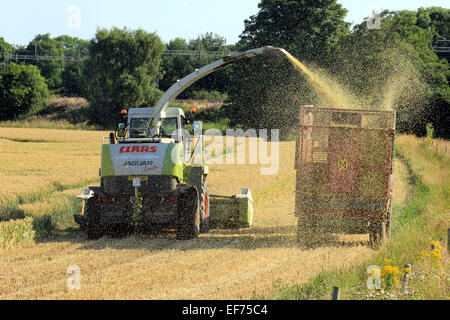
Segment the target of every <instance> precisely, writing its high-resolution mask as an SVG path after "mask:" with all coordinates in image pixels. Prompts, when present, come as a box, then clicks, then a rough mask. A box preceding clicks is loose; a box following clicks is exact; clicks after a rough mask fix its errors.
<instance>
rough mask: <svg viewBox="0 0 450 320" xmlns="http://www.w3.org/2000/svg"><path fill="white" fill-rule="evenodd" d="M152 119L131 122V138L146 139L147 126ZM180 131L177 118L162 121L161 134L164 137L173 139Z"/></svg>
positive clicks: (132, 120)
mask: <svg viewBox="0 0 450 320" xmlns="http://www.w3.org/2000/svg"><path fill="white" fill-rule="evenodd" d="M149 121H150V118H139V119H136V118H135V119H131V120H130V138H146V136H147V135H146V134H147V132H146V131H147V126H148V124H149ZM177 129H178V121H177V118H164V119H161V134H162V136H164V137H172V134H173V133H175V131H176V130H177Z"/></svg>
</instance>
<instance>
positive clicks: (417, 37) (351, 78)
mask: <svg viewBox="0 0 450 320" xmlns="http://www.w3.org/2000/svg"><path fill="white" fill-rule="evenodd" d="M419 11H421V9H419ZM422 11H423V10H422ZM420 19H422V20H423V18H420V14H418V12H414V11H405V10H404V11H392V12H390V11H385V12H383V14H382V21H381V29H380V30H376V29H375V30H369V29H368V28H367V24H366V23H361V24H359V25H357V26H355V28H354V30H353V32H352V33H351V34H349V35H347V36H344V37H342V38H341V39H340V41H339V45H338V49H337V50H335V55H334V57H333V61H332V63H330V64H329V65H328V69H329V71H330V73H332V74H334V75H335V76H337V77H338V78H339V80H340V81H341V82H342V83H343V84H344V85H345V87H346V88H349V89H350V91H351V92H352V93H353V94H354V96H357V97H359V98H360V101H359V102H360V104H361V105H362V106H365V107H368V108H371V107H392V108H395V109H397V110H398V123H397V124H398V129H399V130H401V131H402V132H409V133H415V134H425V127H426V123H428V122H431V123H433V125H434V126H435V128H436V134H438V135H441V136H446V135H448V129H446V127H447V125H446V123H448V121H450V118H449V108H448V105H449V101H450V100H449V96H450V91H449V85H448V78H449V67H448V62H447V61H446V60H443V59H439V58H438V57H437V56H436V54H435V53H434V52H433V50H431V48H430V39H431V37H432V34H433V32H434V31H433V30H432V28H429V27H428V26H427V25H426V26H425V27H426V28H424V27H422V26H420V25H421V24H422V23H421V22H419V20H420ZM430 23H431V22H430Z"/></svg>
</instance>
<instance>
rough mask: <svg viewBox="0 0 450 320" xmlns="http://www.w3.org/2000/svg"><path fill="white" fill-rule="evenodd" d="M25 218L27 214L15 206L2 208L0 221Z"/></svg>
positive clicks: (0, 209)
mask: <svg viewBox="0 0 450 320" xmlns="http://www.w3.org/2000/svg"><path fill="white" fill-rule="evenodd" d="M24 218H25V214H24V212H23V210H20V209H15V208H0V222H5V221H9V220H19V219H24Z"/></svg>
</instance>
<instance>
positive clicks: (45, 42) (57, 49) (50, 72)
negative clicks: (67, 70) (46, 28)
mask: <svg viewBox="0 0 450 320" xmlns="http://www.w3.org/2000/svg"><path fill="white" fill-rule="evenodd" d="M26 50H27V51H28V52H29V54H30V53H32V54H34V53H35V52H37V53H38V54H39V55H45V56H57V57H61V58H62V57H64V47H63V44H62V43H61V42H59V41H56V40H55V39H52V38H50V34H49V33H47V34H43V35H42V34H39V35H37V36H36V37H35V38H34V39H33V40H32V41H31V42H30V43H29V44H28V46H27V48H26ZM30 64H34V65H36V66H38V67H39V69H40V70H41V73H42V75H43V76H44V77H45V79H46V80H47V85H48V87H49V88H50V89H58V88H60V87H61V84H62V79H61V72H62V70H63V69H64V60H63V59H61V60H51V61H47V60H45V61H42V60H41V61H32V62H30Z"/></svg>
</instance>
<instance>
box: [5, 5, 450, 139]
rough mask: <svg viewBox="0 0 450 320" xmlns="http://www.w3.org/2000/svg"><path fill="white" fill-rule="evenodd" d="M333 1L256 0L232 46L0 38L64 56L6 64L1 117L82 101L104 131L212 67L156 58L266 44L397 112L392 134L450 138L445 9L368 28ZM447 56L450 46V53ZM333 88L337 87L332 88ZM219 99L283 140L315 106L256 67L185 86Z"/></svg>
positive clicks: (279, 73)
mask: <svg viewBox="0 0 450 320" xmlns="http://www.w3.org/2000/svg"><path fill="white" fill-rule="evenodd" d="M346 14H347V10H346V9H345V8H343V7H342V5H340V4H338V3H337V1H336V0H324V1H313V0H296V1H291V0H262V1H261V2H260V4H259V10H258V12H257V13H256V14H255V15H254V16H251V17H249V18H248V19H247V20H245V21H244V24H245V28H244V30H243V32H242V34H241V36H240V41H238V43H236V44H233V45H227V44H226V41H225V39H224V38H223V37H221V36H220V35H216V34H212V33H206V34H204V35H201V36H200V37H198V39H191V40H186V39H182V38H176V39H173V40H171V41H170V42H169V43H163V42H162V41H161V39H160V38H159V37H158V35H157V34H155V33H148V32H146V31H144V30H129V29H126V28H124V29H119V28H112V29H110V30H107V29H98V30H97V33H96V35H95V37H94V38H93V39H91V40H83V39H78V38H73V37H69V36H60V37H56V38H52V37H51V35H49V34H45V35H37V36H36V37H35V38H34V39H33V40H32V41H31V42H30V43H29V44H28V46H23V47H13V46H12V45H10V44H8V43H6V42H5V41H4V40H3V38H0V56H1V57H3V56H4V55H7V54H10V53H11V52H16V53H17V52H19V53H20V52H21V51H26V52H36V51H38V52H42V53H45V55H50V56H72V57H76V58H77V59H74V60H70V61H65V60H62V59H61V60H57V61H33V60H30V61H22V62H19V63H15V62H13V61H10V63H9V64H8V66H7V67H6V68H0V114H1V116H0V118H1V120H7V119H14V118H17V117H18V116H19V115H23V114H27V113H29V112H31V111H35V110H38V109H39V108H41V107H42V104H43V101H44V99H45V98H46V97H47V96H48V95H49V94H50V93H56V94H60V95H66V96H82V97H85V98H86V99H87V100H88V101H89V104H90V109H89V111H90V112H89V119H90V122H91V123H93V124H97V125H101V126H111V123H112V122H114V120H115V117H116V115H117V114H118V113H119V111H120V109H122V108H124V107H127V108H131V107H151V106H153V105H154V104H155V103H156V102H157V100H158V99H159V97H160V96H161V95H162V93H163V92H164V91H165V90H167V89H168V88H169V87H170V86H171V85H172V84H174V83H176V81H177V80H178V79H181V78H183V77H184V76H186V75H187V74H189V73H190V72H193V71H194V70H195V69H198V68H200V67H202V66H204V65H206V64H207V63H209V62H212V61H214V60H216V59H217V57H210V56H207V55H206V54H204V55H199V56H188V55H163V52H164V51H165V50H199V51H202V52H206V51H225V50H231V51H244V50H247V49H251V48H257V47H261V46H265V45H272V46H277V47H282V48H285V49H286V50H287V51H289V52H290V53H291V54H293V55H294V56H295V57H297V58H298V59H299V60H300V61H302V62H305V63H306V64H307V65H308V66H310V67H311V68H312V69H313V70H314V71H315V72H316V73H317V74H319V75H320V76H321V77H322V78H323V79H325V80H327V81H329V82H330V83H332V84H336V83H338V84H339V86H340V87H342V88H344V89H345V93H346V95H347V96H350V97H356V98H355V99H356V100H357V101H358V103H360V104H361V106H362V107H370V106H379V107H393V108H395V109H396V110H398V129H399V130H400V131H401V132H408V133H415V134H419V135H422V134H424V133H425V132H426V124H427V123H431V124H432V125H433V126H434V128H435V132H436V134H437V135H439V136H443V137H448V136H449V129H448V125H447V123H450V112H449V102H450V88H449V77H450V68H449V63H448V54H447V56H445V55H438V54H436V52H434V51H433V48H432V47H431V45H430V43H431V42H432V40H440V39H450V10H449V9H444V8H440V7H430V8H420V9H418V10H417V11H408V10H401V11H384V12H382V13H381V14H380V16H379V17H376V18H379V19H380V28H371V27H370V25H369V24H368V23H367V22H366V21H362V22H360V23H359V24H356V25H354V26H351V25H350V24H349V23H347V22H345V16H346ZM447 46H449V44H447ZM333 88H334V87H333ZM201 90H202V91H203V92H212V91H214V92H220V93H223V94H224V95H225V94H226V95H225V96H227V97H228V99H229V102H230V104H229V105H227V106H226V108H227V112H226V115H227V117H229V118H230V120H231V124H232V125H234V126H240V127H242V128H244V129H245V128H255V129H259V128H266V129H271V128H278V129H281V130H282V135H284V136H288V135H289V132H290V130H291V128H292V127H295V123H296V119H297V117H298V107H299V105H302V104H313V103H314V104H320V97H318V96H317V94H316V93H315V91H314V90H313V88H311V86H310V85H309V84H308V83H307V82H306V81H305V80H304V78H303V77H302V76H301V75H300V74H299V73H298V72H297V71H295V70H294V69H293V68H292V66H291V65H289V63H288V62H287V61H284V60H280V59H278V58H276V57H258V58H256V59H251V60H247V61H243V62H240V63H239V64H237V65H233V66H231V67H229V68H226V69H224V70H221V71H219V72H216V73H214V74H212V75H210V76H208V77H206V78H204V79H202V80H200V81H199V82H198V83H196V84H195V85H193V86H192V87H190V88H189V89H188V90H186V91H185V92H184V93H183V94H182V96H181V98H191V97H194V96H198V92H199V91H201Z"/></svg>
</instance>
